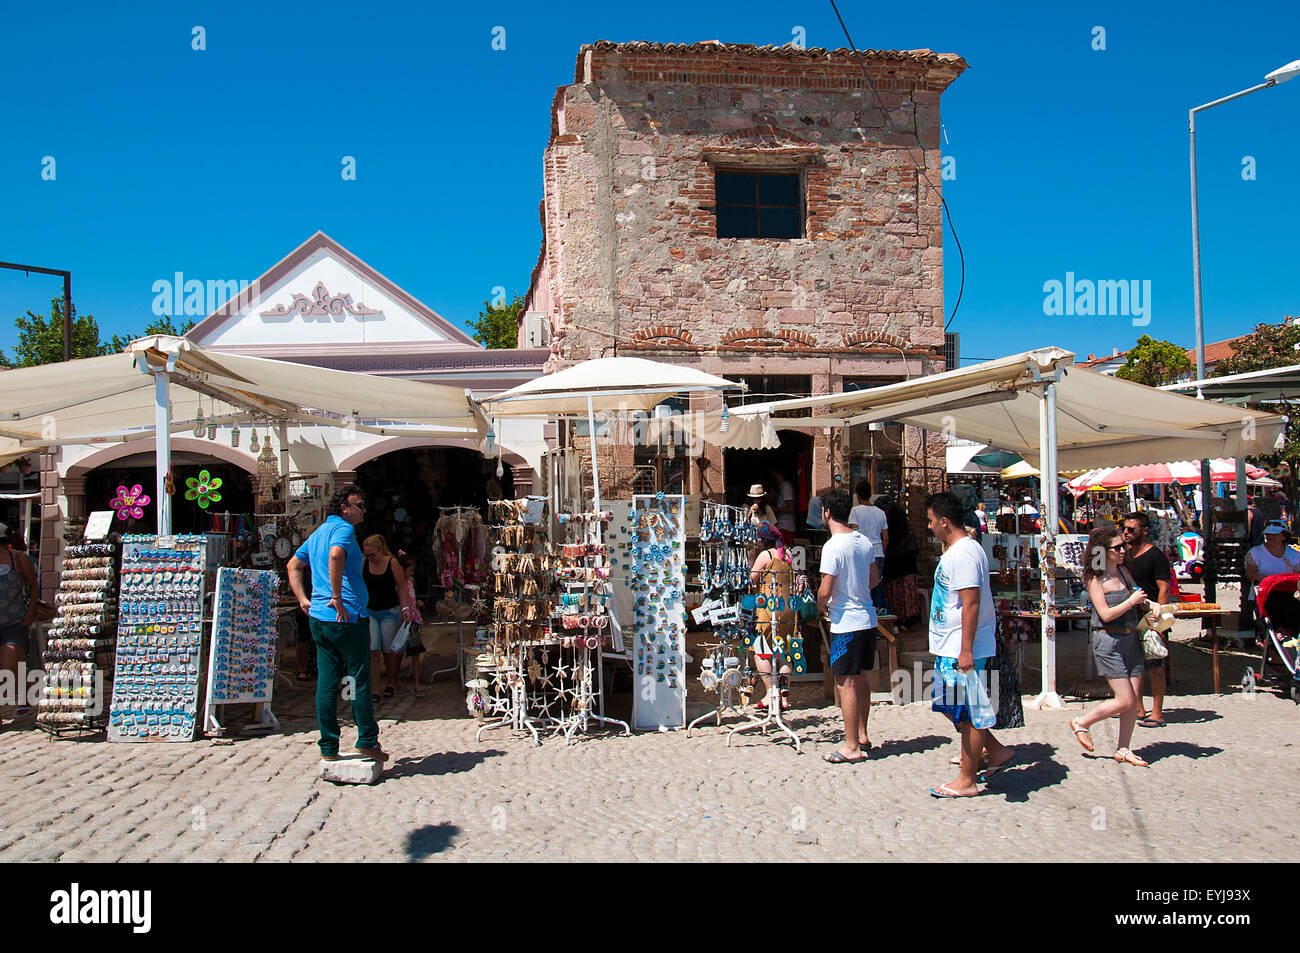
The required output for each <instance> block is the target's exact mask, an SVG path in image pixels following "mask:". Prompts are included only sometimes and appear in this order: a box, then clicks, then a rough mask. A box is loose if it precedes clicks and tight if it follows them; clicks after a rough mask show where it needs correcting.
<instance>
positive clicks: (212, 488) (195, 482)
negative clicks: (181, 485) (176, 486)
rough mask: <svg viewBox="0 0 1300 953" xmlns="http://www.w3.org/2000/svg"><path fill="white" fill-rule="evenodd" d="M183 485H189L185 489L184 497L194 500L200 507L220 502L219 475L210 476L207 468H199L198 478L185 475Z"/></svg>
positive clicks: (204, 507)
mask: <svg viewBox="0 0 1300 953" xmlns="http://www.w3.org/2000/svg"><path fill="white" fill-rule="evenodd" d="M185 485H186V486H187V487H189V489H187V490H186V491H185V499H187V500H195V501H197V502H198V504H199V508H200V509H204V510H206V509H207V508H208V504H210V503H220V502H221V494H220V493H219V492H218V491H219V490H220V489H221V477H214V476H211V475H210V474H209V473H208V471H207V470H200V471H199V475H198V478H197V479H195V478H194V477H187V478H186V480H185Z"/></svg>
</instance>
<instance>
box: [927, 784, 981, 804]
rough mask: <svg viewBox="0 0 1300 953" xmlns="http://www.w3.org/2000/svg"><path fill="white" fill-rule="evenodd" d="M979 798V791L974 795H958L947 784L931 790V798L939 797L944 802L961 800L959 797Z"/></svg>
mask: <svg viewBox="0 0 1300 953" xmlns="http://www.w3.org/2000/svg"><path fill="white" fill-rule="evenodd" d="M978 796H979V792H978V791H976V792H975V793H974V794H958V793H957V792H956V791H954V790H953V789H952V788H950V787H948V785H946V784H941V785H939V787H937V788H930V797H937V798H941V799H943V800H952V799H953V798H959V797H978Z"/></svg>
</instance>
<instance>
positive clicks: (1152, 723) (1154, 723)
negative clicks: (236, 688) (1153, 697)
mask: <svg viewBox="0 0 1300 953" xmlns="http://www.w3.org/2000/svg"><path fill="white" fill-rule="evenodd" d="M1138 724H1139V725H1140V726H1141V727H1143V728H1163V727H1164V726H1165V723H1164V722H1163V721H1161V720H1160V719H1159V718H1143V719H1142V720H1141V721H1139V722H1138Z"/></svg>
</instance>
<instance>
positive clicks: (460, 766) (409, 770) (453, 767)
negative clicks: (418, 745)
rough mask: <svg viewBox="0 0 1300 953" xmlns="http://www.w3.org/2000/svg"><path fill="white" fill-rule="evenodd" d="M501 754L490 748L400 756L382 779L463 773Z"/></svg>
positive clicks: (502, 752)
mask: <svg viewBox="0 0 1300 953" xmlns="http://www.w3.org/2000/svg"><path fill="white" fill-rule="evenodd" d="M503 754H505V752H504V751H499V750H497V749H495V748H490V749H488V750H487V751H440V752H437V753H435V754H430V755H425V756H424V757H423V758H401V759H400V760H398V761H395V762H393V766H392V767H391V768H389V769H388V770H387V771H386V772H384V779H385V780H389V779H392V778H410V777H421V776H422V777H438V776H439V775H444V774H463V773H464V772H466V771H469V770H472V769H473V768H475V767H477V766H478V765H480V764H482V763H483V762H484V761H486V760H487V759H488V758H499V757H501V756H502V755H503Z"/></svg>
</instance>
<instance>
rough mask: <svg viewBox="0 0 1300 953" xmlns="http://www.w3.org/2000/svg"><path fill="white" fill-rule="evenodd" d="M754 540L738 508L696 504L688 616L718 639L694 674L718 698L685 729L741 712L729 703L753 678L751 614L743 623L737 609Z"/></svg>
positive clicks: (746, 586)
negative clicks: (696, 591) (693, 594)
mask: <svg viewBox="0 0 1300 953" xmlns="http://www.w3.org/2000/svg"><path fill="white" fill-rule="evenodd" d="M753 539H754V524H753V523H751V522H750V520H749V517H748V514H747V513H746V511H745V510H744V509H743V508H741V507H736V506H726V505H725V504H721V503H713V502H709V501H701V502H700V536H699V565H698V577H697V578H698V579H699V586H700V597H701V602H700V605H699V606H697V607H696V608H695V609H694V610H693V612H692V613H691V617H692V621H694V623H695V624H696V625H697V626H698V625H703V624H704V623H705V622H708V623H709V624H710V625H711V626H712V628H713V634H714V635H715V636H716V637H717V639H718V641H717V642H716V643H713V644H709V645H705V646H704V648H705V649H707V650H708V654H707V655H706V656H705V657H704V658H703V660H701V663H700V674H699V683H700V687H701V688H703V689H704V691H705V692H707V693H710V694H711V693H713V692H717V693H718V698H717V705H716V707H715V708H714V710H713V711H709V712H705V713H704V714H703V715H700V716H699V717H698V718H696V719H695V720H694V721H692V722H691V723H690V724H689V725H687V731H689V730H690V729H692V728H694V727H695V726H696V725H698V724H699V723H700V722H702V721H706V720H708V719H709V718H713V719H716V721H717V724H718V726H719V727H721V726H722V716H723V715H724V714H726V713H727V712H729V711H734V712H736V713H738V714H743V713H744V711H743V709H742V708H741V706H739V705H737V704H736V703H735V702H734V701H733V694H735V693H737V692H739V691H740V689H741V687H742V686H743V685H747V684H749V681H750V679H751V678H752V677H753V672H752V671H751V669H750V665H749V653H748V652H747V651H746V648H747V646H748V645H749V644H750V643H751V642H752V636H749V632H750V628H749V627H750V626H751V625H752V621H753V614H752V613H750V614H749V616H748V617H747V618H744V619H742V615H741V607H740V600H741V596H742V594H744V593H747V592H748V591H749V588H750V584H749V549H748V545H749V543H751V542H752V541H753ZM747 637H748V638H747Z"/></svg>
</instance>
